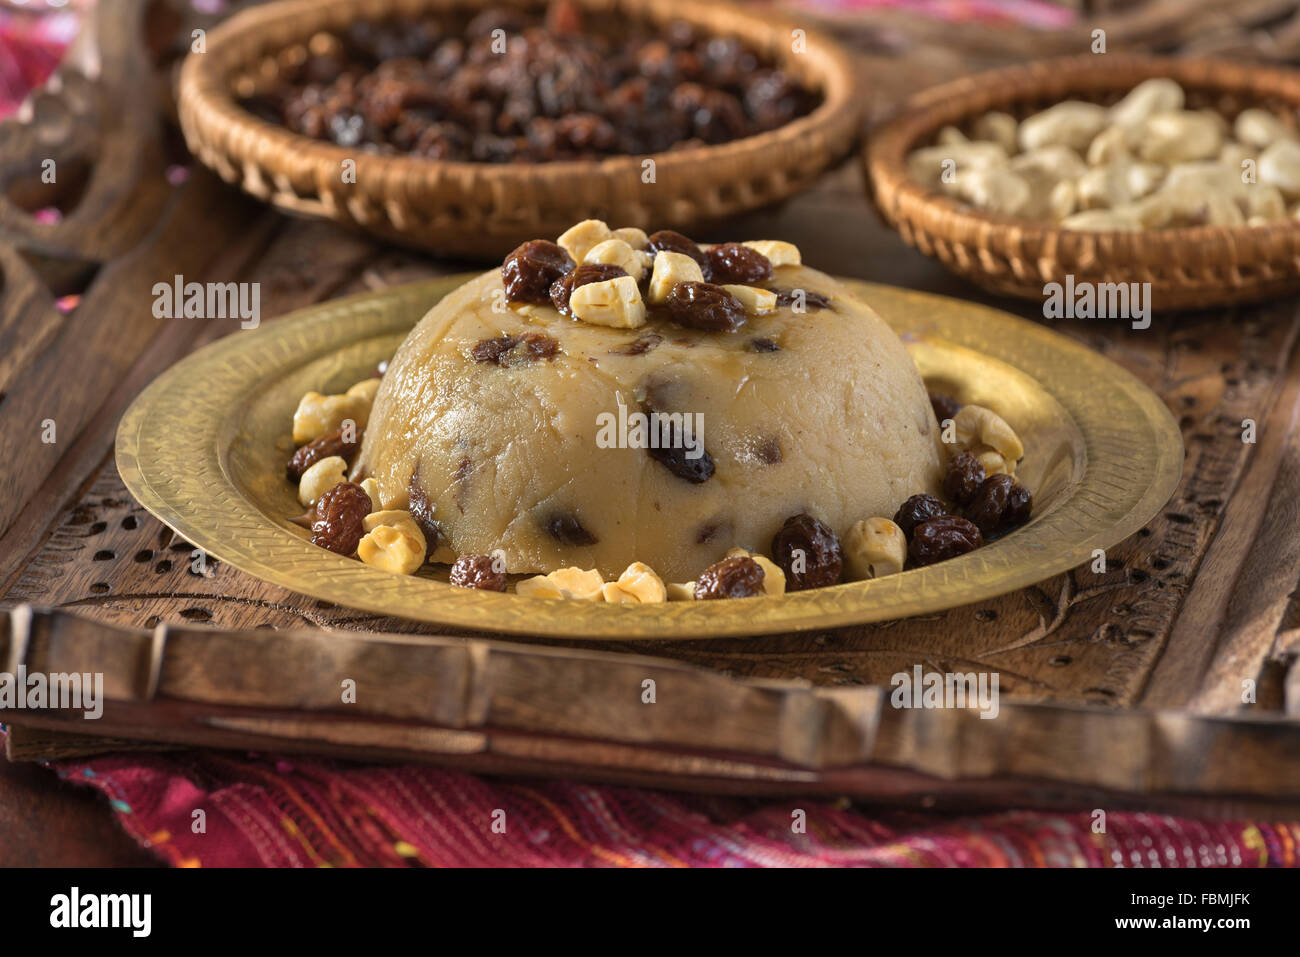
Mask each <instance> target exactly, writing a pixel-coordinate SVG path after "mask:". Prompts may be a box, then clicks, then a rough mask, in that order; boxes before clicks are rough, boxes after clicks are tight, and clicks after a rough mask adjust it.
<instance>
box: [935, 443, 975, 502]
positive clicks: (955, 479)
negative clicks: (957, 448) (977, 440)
mask: <svg viewBox="0 0 1300 957" xmlns="http://www.w3.org/2000/svg"><path fill="white" fill-rule="evenodd" d="M984 478H985V475H984V466H982V465H980V460H979V459H977V458H976V457H975V455H974V454H973V453H971V452H969V451H962V452H958V453H957V454H956V455H955V456H953V459H952V461H951V462H949V463H948V471H947V473H946V474H945V475H944V477H943V494H944V495H946V496H948V498H949V499H951V500H952V501H954V502H956V503H957V504H958V505H967V504H969V503H970V500H971V499H973V498H974V497H975V493H976V492H978V491H979V488H980V485H981V484H982V483H983V481H984Z"/></svg>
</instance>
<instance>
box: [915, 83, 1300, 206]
mask: <svg viewBox="0 0 1300 957" xmlns="http://www.w3.org/2000/svg"><path fill="white" fill-rule="evenodd" d="M907 167H908V173H909V175H910V176H911V178H912V179H913V180H914V181H915V182H917V183H919V184H921V185H924V186H927V187H930V188H933V189H938V190H940V191H942V192H944V193H946V194H948V195H950V196H953V197H955V198H957V199H959V200H962V201H963V202H966V203H969V204H970V205H972V206H974V207H976V208H978V209H982V210H987V211H988V212H991V213H997V214H1000V215H1004V216H1015V217H1020V218H1023V219H1032V220H1038V221H1041V222H1055V223H1059V224H1060V225H1061V226H1062V227H1064V228H1066V229H1081V230H1140V229H1162V228H1174V227H1183V226H1204V225H1213V226H1240V225H1248V226H1258V225H1264V224H1267V223H1272V222H1277V221H1280V220H1286V219H1288V218H1297V217H1300V130H1297V129H1296V127H1295V125H1294V123H1292V124H1290V125H1288V124H1287V123H1285V122H1283V120H1282V118H1280V117H1278V116H1276V115H1274V114H1273V113H1270V112H1268V111H1266V110H1262V109H1256V108H1251V109H1246V110H1243V111H1242V112H1240V113H1239V114H1237V115H1236V116H1235V117H1233V118H1232V119H1231V122H1230V121H1229V118H1226V117H1224V116H1223V115H1222V114H1220V113H1218V112H1216V111H1214V110H1192V109H1187V108H1186V96H1185V94H1184V92H1183V89H1182V87H1181V86H1179V85H1178V84H1177V83H1175V82H1174V81H1173V80H1170V79H1164V78H1157V79H1151V80H1146V81H1145V82H1143V83H1141V84H1139V85H1138V86H1136V87H1135V88H1134V89H1133V90H1131V91H1130V92H1129V93H1128V94H1127V95H1126V96H1125V97H1124V98H1123V99H1121V100H1120V101H1119V102H1118V103H1116V104H1114V105H1113V106H1110V107H1104V106H1100V105H1098V104H1096V103H1088V102H1084V101H1080V100H1067V101H1065V102H1062V103H1057V104H1056V105H1055V106H1052V107H1049V108H1048V109H1046V110H1043V111H1042V112H1039V113H1035V114H1033V115H1032V116H1029V117H1027V118H1025V119H1024V120H1020V121H1017V120H1016V118H1015V117H1013V116H1011V115H1010V114H1008V113H1003V112H998V111H993V112H989V113H985V114H983V115H982V116H980V117H979V118H978V119H977V120H976V121H975V122H974V123H973V124H972V125H971V127H970V129H969V131H968V133H967V132H963V131H961V130H959V129H957V128H956V127H951V126H949V127H944V128H943V129H942V130H940V131H939V134H938V138H937V142H936V144H935V145H933V146H927V147H924V148H921V149H918V150H915V151H913V152H912V153H911V154H910V155H909V156H908V159H907Z"/></svg>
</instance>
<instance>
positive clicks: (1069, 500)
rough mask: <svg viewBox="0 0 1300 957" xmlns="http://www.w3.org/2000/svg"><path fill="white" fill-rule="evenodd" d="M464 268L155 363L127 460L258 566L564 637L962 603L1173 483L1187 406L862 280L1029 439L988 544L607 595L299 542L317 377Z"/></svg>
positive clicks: (127, 469)
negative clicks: (411, 572)
mask: <svg viewBox="0 0 1300 957" xmlns="http://www.w3.org/2000/svg"><path fill="white" fill-rule="evenodd" d="M465 278H466V277H464V276H453V277H450V278H446V279H439V280H435V281H433V282H428V283H418V284H413V285H411V286H406V287H400V288H398V289H394V290H389V291H385V292H381V293H376V294H372V295H368V296H360V297H355V298H352V299H349V300H343V301H338V302H331V303H328V304H325V305H322V306H319V307H315V308H313V309H308V310H304V311H303V312H301V313H300V314H298V315H297V316H293V317H287V318H285V319H284V320H282V321H279V322H276V323H275V324H274V325H272V326H269V327H266V328H263V329H259V330H257V331H255V332H251V333H241V334H239V335H233V336H230V337H228V338H226V339H224V340H222V341H221V342H218V343H215V344H213V345H211V346H209V347H207V348H205V349H203V350H200V351H199V352H197V353H195V354H194V355H193V356H191V357H189V358H187V359H185V360H184V361H183V362H180V363H178V364H177V365H176V366H174V367H173V368H171V369H169V370H168V371H167V372H166V373H164V374H163V375H162V376H160V377H159V378H158V380H157V381H155V382H154V383H153V384H152V385H151V386H150V387H149V388H148V389H147V390H145V392H144V393H142V394H141V395H140V397H139V398H138V399H137V400H136V402H135V403H134V404H133V405H132V407H131V408H130V409H129V410H128V411H127V413H126V415H125V416H124V417H123V419H122V423H121V426H120V427H119V429H118V436H117V463H118V469H119V471H120V473H121V475H122V479H123V481H124V482H125V483H126V486H127V488H128V489H130V491H131V493H132V494H133V495H134V496H135V497H136V499H137V500H138V501H139V502H140V503H141V504H142V505H144V506H145V507H146V508H147V509H149V510H150V511H151V512H153V513H154V514H155V515H157V516H158V517H159V518H161V519H162V520H163V521H164V522H166V523H167V524H168V525H169V526H171V527H172V528H173V529H174V530H175V531H176V532H178V533H179V534H180V535H182V536H184V537H185V539H186V540H187V541H189V542H192V543H193V544H194V545H197V546H198V547H199V548H202V549H203V550H204V551H206V552H207V553H208V554H210V555H212V556H215V557H216V558H218V559H220V560H221V561H224V562H228V563H230V564H231V565H234V566H235V567H237V568H239V569H241V570H243V571H246V572H249V573H250V574H253V575H256V576H257V577H259V578H261V579H263V580H265V581H269V582H273V583H275V584H278V585H282V586H284V587H286V588H290V589H292V590H293V591H296V592H300V593H303V594H307V595H313V596H315V597H317V598H321V599H324V600H326V601H332V602H337V603H339V604H344V605H348V606H349V607H353V608H359V609H363V610H366V611H374V612H384V613H387V614H394V615H400V616H402V617H406V618H411V619H414V620H417V621H427V622H432V623H435V624H442V625H448V626H451V627H454V628H464V629H473V630H476V631H485V632H506V633H512V634H526V635H548V636H556V637H563V638H569V639H622V640H627V639H632V638H635V639H656V638H659V639H662V638H670V637H672V638H681V637H701V638H704V637H719V636H724V635H756V634H767V633H773V632H789V631H794V630H800V629H809V628H828V627H835V626H839V625H845V624H857V623H862V622H869V621H882V620H886V619H892V618H899V617H903V616H907V615H915V614H925V613H931V612H935V611H938V610H941V609H945V608H953V607H957V606H959V605H963V604H967V603H969V602H972V601H977V600H981V599H984V598H989V597H992V596H994V595H1000V594H1005V593H1006V592H1009V591H1012V590H1014V589H1016V588H1021V587H1024V586H1025V585H1030V584H1033V583H1035V582H1039V581H1042V580H1043V579H1044V578H1046V577H1048V576H1050V575H1053V574H1055V573H1057V572H1062V571H1066V570H1068V569H1070V568H1074V567H1075V566H1077V565H1080V564H1082V563H1084V562H1087V561H1090V560H1092V559H1093V550H1094V549H1098V548H1106V547H1108V546H1111V545H1114V544H1116V543H1117V542H1120V541H1122V540H1123V539H1125V538H1127V537H1128V536H1129V535H1131V534H1132V533H1133V532H1135V531H1137V529H1138V528H1140V527H1141V526H1142V525H1143V524H1144V523H1146V522H1147V521H1149V520H1150V519H1151V518H1152V516H1154V515H1155V514H1156V513H1157V512H1158V511H1159V509H1160V508H1161V507H1162V506H1163V505H1164V504H1165V503H1166V502H1167V501H1168V500H1169V496H1170V495H1171V494H1172V492H1173V490H1174V487H1175V486H1176V485H1177V483H1178V478H1179V475H1180V474H1181V471H1182V464H1183V448H1182V438H1181V435H1180V434H1179V430H1178V426H1177V423H1176V422H1175V421H1174V419H1173V417H1172V416H1171V415H1170V414H1169V411H1168V410H1167V409H1166V408H1165V405H1164V403H1163V402H1161V401H1160V399H1159V397H1157V396H1156V395H1155V394H1154V393H1152V392H1151V391H1150V390H1149V389H1147V388H1146V387H1145V386H1144V385H1142V384H1141V383H1140V382H1138V381H1137V380H1136V379H1135V378H1133V377H1132V376H1131V375H1129V374H1128V373H1127V372H1124V371H1123V370H1122V369H1120V368H1119V367H1118V366H1116V365H1115V364H1114V363H1112V362H1110V361H1109V360H1107V359H1105V358H1103V357H1102V356H1100V355H1098V354H1097V353H1095V352H1091V351H1090V350H1088V349H1086V348H1084V347H1082V346H1080V345H1078V344H1076V343H1074V342H1071V341H1070V340H1068V339H1066V338H1065V337H1063V336H1059V335H1056V334H1054V333H1052V332H1049V331H1047V330H1045V329H1043V328H1041V327H1039V326H1036V325H1034V324H1032V323H1029V322H1026V321H1024V320H1023V319H1017V318H1015V317H1013V316H1010V315H1007V314H1006V313H1001V312H998V311H996V310H993V309H989V308H987V307H984V306H978V305H975V304H972V303H968V302H963V301H960V300H955V299H948V298H945V297H941V296H933V295H926V294H922V293H916V292H911V291H908V290H902V289H897V288H893V287H889V286H882V285H875V284H868V283H860V282H852V281H849V285H850V286H851V287H852V288H854V289H856V290H857V291H859V292H860V293H861V294H862V296H863V297H864V298H865V299H866V300H867V301H868V302H870V303H871V304H872V305H873V306H875V307H876V308H877V310H878V311H879V312H880V313H881V314H882V315H883V316H884V317H885V319H886V320H887V321H888V322H889V323H890V324H891V325H892V326H893V327H894V328H895V329H896V330H897V331H898V332H899V333H900V334H901V335H902V336H903V338H904V341H905V342H907V343H908V346H909V349H910V351H911V354H912V356H913V358H914V359H915V361H916V363H917V366H918V368H919V369H920V371H921V374H922V377H923V378H925V379H926V381H927V383H929V384H930V385H931V386H932V388H935V389H936V390H937V391H942V392H949V393H952V394H955V395H957V396H958V397H960V398H961V399H962V400H963V401H965V402H978V403H980V404H984V405H989V406H992V407H993V408H994V409H995V410H996V411H998V412H999V413H1000V414H1001V415H1002V416H1003V417H1005V418H1006V419H1007V420H1008V421H1009V422H1010V423H1011V424H1012V426H1014V427H1015V428H1016V430H1017V432H1019V434H1020V436H1021V437H1022V439H1023V440H1024V443H1025V448H1026V455H1025V458H1024V460H1023V462H1022V463H1021V465H1020V467H1019V469H1018V472H1017V475H1018V477H1019V478H1020V480H1021V481H1022V482H1024V483H1025V484H1026V485H1027V486H1028V488H1029V489H1030V490H1031V491H1032V492H1033V494H1034V516H1033V518H1032V519H1031V521H1030V523H1029V524H1028V525H1026V526H1025V527H1023V528H1021V529H1017V530H1016V531H1015V532H1013V533H1012V534H1010V535H1008V536H1006V537H1004V538H1002V539H999V540H998V541H996V542H993V543H992V544H990V545H987V546H985V547H984V548H982V549H980V550H978V551H976V552H973V553H971V554H969V555H964V556H962V557H960V558H957V559H953V560H950V561H947V562H943V563H941V564H938V565H933V566H929V567H926V568H921V569H916V570H912V571H908V572H904V573H902V574H900V575H892V576H889V577H887V578H881V579H876V580H874V581H866V582H854V583H848V584H843V585H837V586H835V587H833V588H821V589H815V590H809V591H803V592H797V593H794V594H789V595H785V596H781V597H771V598H754V599H747V600H744V601H727V602H673V603H669V604H660V605H645V606H641V605H606V604H603V603H593V602H564V601H546V600H538V599H534V598H521V597H519V596H516V595H514V594H498V593H494V592H484V591H476V590H466V589H458V588H452V587H451V586H449V585H447V584H445V582H443V581H438V580H436V579H435V578H434V571H433V569H432V568H430V567H429V566H426V569H428V571H425V572H422V573H421V574H420V575H417V576H401V575H393V574H388V573H386V572H381V571H378V570H376V569H374V568H370V567H369V566H366V565H364V564H362V563H360V562H357V561H353V560H349V559H346V558H342V557H340V556H338V555H334V554H332V553H331V552H328V551H325V550H324V549H321V548H317V547H315V546H313V545H311V544H310V543H309V542H307V541H306V534H305V532H304V531H303V530H302V529H300V528H298V527H296V526H295V525H293V524H292V523H291V522H290V521H289V519H290V517H291V516H293V515H296V514H298V513H300V512H301V511H302V509H301V506H299V505H298V503H297V500H296V499H295V497H294V489H293V488H292V486H291V485H290V484H289V483H287V482H285V481H284V467H283V464H284V461H285V459H286V458H287V455H288V453H289V451H290V450H291V448H292V446H291V445H290V444H288V433H289V424H290V422H291V419H292V415H293V409H294V407H295V405H296V404H297V401H298V398H299V397H300V396H301V395H302V394H303V393H304V392H306V391H308V390H312V389H317V390H322V391H325V392H334V391H341V390H342V389H344V388H346V387H347V386H348V385H349V384H350V383H352V382H355V381H357V380H359V379H361V378H364V377H365V376H366V375H367V374H368V373H369V371H370V370H372V369H373V368H374V367H375V365H376V363H377V362H379V361H381V360H385V359H387V358H388V357H389V356H391V355H392V353H393V351H394V350H395V349H396V348H397V346H398V344H400V342H401V340H402V338H403V337H404V336H405V334H406V332H407V331H408V330H409V329H410V328H411V326H413V325H414V324H415V322H416V321H418V320H419V318H420V317H421V316H422V315H423V314H424V313H425V312H426V311H427V310H428V309H429V307H430V306H431V305H432V304H433V303H435V302H436V301H437V300H438V298H440V297H441V296H442V295H444V294H446V293H447V292H449V291H450V290H452V289H454V288H456V287H457V286H458V285H459V284H460V283H461V282H462V281H463V280H464V279H465Z"/></svg>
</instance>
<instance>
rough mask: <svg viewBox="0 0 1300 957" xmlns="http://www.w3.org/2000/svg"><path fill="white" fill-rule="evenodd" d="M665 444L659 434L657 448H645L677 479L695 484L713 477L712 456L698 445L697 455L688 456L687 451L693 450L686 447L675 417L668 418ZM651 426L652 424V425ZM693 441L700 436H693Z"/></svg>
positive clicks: (698, 439)
mask: <svg viewBox="0 0 1300 957" xmlns="http://www.w3.org/2000/svg"><path fill="white" fill-rule="evenodd" d="M667 421H668V427H667V431H668V435H667V439H668V441H667V444H666V445H665V444H664V442H663V436H662V435H661V436H660V442H659V447H658V448H649V449H646V453H647V454H648V455H649V456H650V458H652V459H654V460H655V461H656V462H658V463H659V464H660V465H662V466H663V467H664V468H666V469H668V471H670V472H672V473H673V474H674V475H676V476H677V477H678V478H679V479H685V480H686V481H688V482H691V483H693V484H695V485H699V484H700V483H701V482H707V481H708V480H709V479H711V478H713V471H714V468H715V466H714V463H713V456H712V455H710V454H709V452H708V450H707V449H705V448H703V447H700V448H699V455H697V456H696V457H695V458H690V457H689V456H688V455H687V453H689V452H692V451H694V449H688V448H687V447H686V441H685V437H684V436H683V435H682V431H683V430H682V427H681V426H680V425H679V424H678V422H677V420H675V419H668V420H667ZM652 428H654V426H653V425H652ZM694 440H695V442H697V443H698V442H699V441H700V436H698V435H696V436H694Z"/></svg>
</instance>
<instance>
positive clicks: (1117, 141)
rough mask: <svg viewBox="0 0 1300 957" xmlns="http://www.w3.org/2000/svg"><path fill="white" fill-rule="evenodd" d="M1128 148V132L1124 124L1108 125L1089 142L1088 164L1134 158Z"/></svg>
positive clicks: (1097, 164)
mask: <svg viewBox="0 0 1300 957" xmlns="http://www.w3.org/2000/svg"><path fill="white" fill-rule="evenodd" d="M1132 158H1133V154H1132V153H1130V152H1129V148H1128V134H1127V133H1126V132H1125V131H1124V128H1123V127H1122V126H1108V127H1106V129H1104V130H1102V131H1101V132H1100V133H1098V134H1097V135H1096V136H1094V137H1093V138H1092V142H1091V143H1089V144H1088V154H1087V159H1088V165H1089V166H1104V165H1106V164H1107V163H1113V162H1115V161H1116V160H1127V159H1132Z"/></svg>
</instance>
